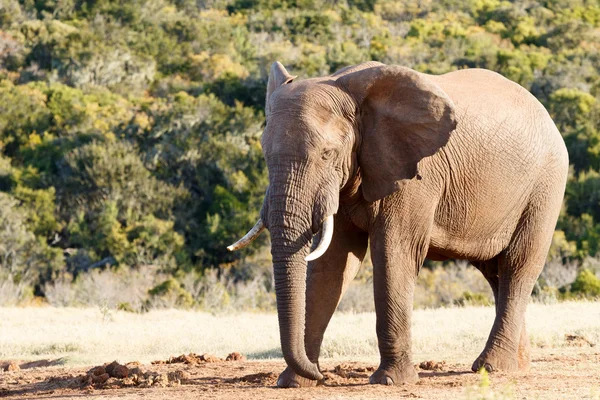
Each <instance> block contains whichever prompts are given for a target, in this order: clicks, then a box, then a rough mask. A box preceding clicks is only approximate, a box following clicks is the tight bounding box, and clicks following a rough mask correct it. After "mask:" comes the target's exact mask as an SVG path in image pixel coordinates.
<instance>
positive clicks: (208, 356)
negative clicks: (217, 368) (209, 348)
mask: <svg viewBox="0 0 600 400" xmlns="http://www.w3.org/2000/svg"><path fill="white" fill-rule="evenodd" d="M200 360H201V361H204V362H207V363H215V362H219V361H223V360H221V359H220V358H219V357H216V356H213V355H212V354H202V355H201V356H200Z"/></svg>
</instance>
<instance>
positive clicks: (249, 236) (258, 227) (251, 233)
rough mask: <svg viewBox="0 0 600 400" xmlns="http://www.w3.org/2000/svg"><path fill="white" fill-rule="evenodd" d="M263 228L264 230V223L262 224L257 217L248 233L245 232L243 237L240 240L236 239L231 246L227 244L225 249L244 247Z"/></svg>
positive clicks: (233, 249) (234, 249) (232, 249)
mask: <svg viewBox="0 0 600 400" xmlns="http://www.w3.org/2000/svg"><path fill="white" fill-rule="evenodd" d="M264 230H265V224H263V222H262V219H260V218H259V219H258V221H256V225H254V227H253V228H252V229H250V231H248V233H246V235H244V237H243V238H241V239H240V240H238V241H237V242H235V243H234V244H232V245H231V246H227V250H229V251H236V250H239V249H243V248H244V247H246V246H248V245H249V244H250V243H252V242H253V241H254V240H256V238H257V237H258V236H259V235H260V234H261V233H262V231H264Z"/></svg>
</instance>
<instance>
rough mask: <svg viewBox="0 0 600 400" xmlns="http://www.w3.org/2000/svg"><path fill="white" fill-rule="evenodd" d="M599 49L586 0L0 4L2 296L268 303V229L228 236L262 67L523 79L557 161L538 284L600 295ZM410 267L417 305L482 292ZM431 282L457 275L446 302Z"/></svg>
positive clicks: (253, 199) (597, 22)
mask: <svg viewBox="0 0 600 400" xmlns="http://www.w3.org/2000/svg"><path fill="white" fill-rule="evenodd" d="M599 50H600V6H599V4H598V2H597V1H585V0H548V1H542V0H531V1H529V0H517V1H510V2H509V1H497V0H467V1H462V0H443V1H433V0H422V1H412V0H402V1H391V0H346V1H344V0H341V1H334V0H148V1H143V0H124V1H114V0H85V1H83V0H24V1H21V0H19V1H17V0H0V282H1V283H0V302H3V303H5V304H7V303H23V302H31V301H36V302H40V301H48V302H50V303H51V304H63V305H72V304H84V305H85V304H96V303H103V304H108V305H110V306H118V307H121V308H125V309H133V310H139V309H143V308H144V307H149V306H152V305H166V306H173V305H178V306H198V307H203V308H207V309H211V307H212V308H214V307H217V305H222V304H229V305H230V306H236V307H250V308H272V305H273V302H272V299H273V293H272V287H271V283H270V282H271V279H270V275H269V274H270V273H269V256H268V254H267V253H268V251H266V250H265V246H266V245H267V242H266V240H268V239H266V238H262V239H261V240H260V241H258V242H257V243H256V244H255V245H253V246H252V247H251V248H249V249H247V250H244V251H241V252H238V253H228V252H226V250H225V247H226V245H228V244H230V243H231V242H233V241H235V240H236V239H237V238H238V237H239V236H240V235H242V234H243V233H245V231H246V230H247V229H248V228H249V227H251V226H252V224H253V223H254V222H255V220H256V218H257V216H258V211H259V210H260V206H261V203H262V197H263V193H264V190H265V188H266V184H267V177H266V169H265V163H264V160H263V158H262V153H261V149H260V142H259V139H260V135H261V130H262V124H263V121H264V110H263V107H264V96H265V86H266V80H267V73H268V68H269V66H270V64H271V63H272V62H273V61H275V60H279V61H281V62H282V63H283V64H284V65H286V66H287V67H288V69H289V70H290V71H291V72H292V73H294V74H297V75H299V76H300V77H301V78H305V77H312V76H319V75H326V74H329V73H332V72H334V71H335V70H337V69H338V68H340V67H343V66H345V65H349V64H356V63H360V62H363V61H367V60H377V61H381V62H384V63H393V64H400V65H404V66H408V67H411V68H414V69H416V70H419V71H422V72H427V73H434V74H441V73H445V72H449V71H453V70H456V69H461V68H474V67H478V68H488V69H491V70H494V71H498V72H499V73H501V74H503V75H504V76H506V77H507V78H509V79H511V80H513V81H515V82H518V83H519V84H521V85H522V86H524V87H525V88H527V89H528V90H529V91H531V92H532V93H533V94H534V95H535V96H536V97H537V98H538V99H539V100H540V101H541V102H542V103H543V104H544V105H545V106H546V108H547V109H548V110H549V112H550V113H551V115H552V117H553V118H554V121H555V123H556V125H557V126H558V128H559V129H560V131H561V133H562V134H563V137H564V139H565V142H566V143H567V146H568V149H569V154H570V159H571V172H570V177H569V182H568V187H567V193H566V199H565V203H564V207H563V212H562V213H561V216H560V220H559V223H558V226H557V230H556V233H555V236H554V241H553V245H552V249H551V252H550V254H549V257H548V265H547V268H546V272H545V273H544V275H542V278H541V279H540V281H539V283H538V286H537V287H536V294H538V295H541V294H544V293H546V294H548V293H550V294H551V295H552V296H554V297H557V296H558V297H560V296H564V295H567V294H569V293H571V294H572V293H583V294H584V295H590V296H600V280H598V275H599V274H600V101H599V100H598V99H599V96H600V72H599V71H600V53H599ZM427 266H428V268H429V269H428V270H427V271H425V272H424V277H422V278H420V282H421V286H423V287H424V288H428V289H429V290H430V291H431V290H432V288H434V289H435V290H433V292H434V293H436V298H435V299H430V298H429V297H428V298H429V300H426V301H425V303H423V304H424V305H440V304H441V305H443V304H456V303H457V302H458V303H460V302H464V301H486V299H488V298H489V292H486V289H481V288H480V287H479V286H481V285H480V283H477V284H475V283H473V284H470V283H467V284H466V285H467V286H465V287H463V286H464V285H465V283H464V282H469V279H470V278H466V277H465V276H464V274H469V273H471V272H472V271H471V272H469V271H470V270H469V269H468V268H470V267H466V266H465V265H462V264H461V265H455V264H453V265H451V266H447V267H448V268H446V269H444V268H443V267H442V266H440V265H437V264H435V263H428V264H427ZM453 268H454V269H453ZM444 271H445V272H444ZM447 271H454V272H447ZM436 274H437V275H436ZM448 274H450V275H452V274H453V275H452V276H454V277H455V278H456V279H455V280H454V281H452V282H455V283H456V284H457V285H459V283H458V282H462V283H460V285H463V286H460V285H459V286H458V289H456V290H454V291H455V292H456V293H457V294H456V295H452V296H449V297H448V299H446V300H444V299H445V297H444V296H443V295H439V296H438V294H439V293H438V292H440V290H441V289H440V288H439V287H438V286H435V285H437V284H436V283H435V282H438V283H439V282H442V281H444V280H448V279H450V278H449V275H448ZM461 274H462V275H461ZM436 276H437V278H436ZM360 279H361V281H363V282H368V281H369V279H370V272H369V268H368V263H367V268H365V270H364V271H363V272H362V273H361V276H360ZM577 279H579V281H581V282H583V283H581V282H580V283H581V284H579V286H578V284H577V282H578V281H577ZM432 282H433V283H432ZM584 284H585V285H587V286H585V285H584ZM432 285H433V286H432ZM478 285H479V286H478ZM582 285H584V286H585V288H586V289H585V290H583V289H581V290H579V292H578V291H577V288H578V287H583V286H582ZM588 286H589V287H588ZM134 288H135V290H134ZM559 289H561V291H559ZM357 290H358V291H357V292H354V297H353V295H352V294H349V298H350V299H353V298H354V299H356V298H369V293H370V291H368V290H365V289H357ZM361 290H363V291H364V293H363V292H361ZM95 292H97V293H98V294H97V296H96V297H94V296H93V295H92V294H93V293H95ZM442 292H443V290H442ZM111 293H112V294H111ZM86 296H87V297H86ZM244 296H245V297H244ZM371 296H372V294H371ZM425 297H427V296H425ZM348 301H353V300H348ZM212 303H214V304H212ZM211 304H212V305H211ZM347 304H354V303H347ZM350 308H353V307H350ZM354 308H355V309H361V307H360V306H356V307H354Z"/></svg>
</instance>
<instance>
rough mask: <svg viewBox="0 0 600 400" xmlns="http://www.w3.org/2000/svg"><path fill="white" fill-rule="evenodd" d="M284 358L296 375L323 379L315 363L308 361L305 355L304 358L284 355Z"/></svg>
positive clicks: (318, 379) (317, 379)
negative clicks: (297, 358) (299, 358)
mask: <svg viewBox="0 0 600 400" xmlns="http://www.w3.org/2000/svg"><path fill="white" fill-rule="evenodd" d="M284 359H285V362H286V363H287V365H289V366H290V368H292V369H293V370H294V372H295V373H297V374H298V375H300V376H302V377H304V378H307V379H312V380H316V381H320V380H321V379H323V374H321V372H320V371H319V368H318V367H317V364H314V363H312V362H310V360H309V359H308V358H307V357H305V358H304V360H296V359H294V358H293V357H285V356H284Z"/></svg>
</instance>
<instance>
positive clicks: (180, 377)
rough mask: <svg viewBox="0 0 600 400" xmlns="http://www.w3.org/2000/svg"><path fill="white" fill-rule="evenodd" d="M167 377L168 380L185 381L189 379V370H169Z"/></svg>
mask: <svg viewBox="0 0 600 400" xmlns="http://www.w3.org/2000/svg"><path fill="white" fill-rule="evenodd" d="M168 378H169V382H185V381H187V380H190V379H191V378H192V376H191V375H190V373H189V372H187V371H184V370H181V369H180V370H177V371H175V372H169V375H168Z"/></svg>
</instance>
